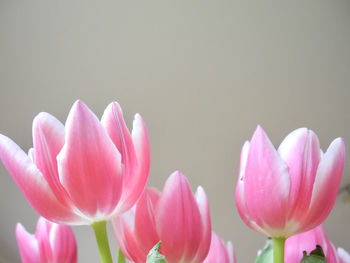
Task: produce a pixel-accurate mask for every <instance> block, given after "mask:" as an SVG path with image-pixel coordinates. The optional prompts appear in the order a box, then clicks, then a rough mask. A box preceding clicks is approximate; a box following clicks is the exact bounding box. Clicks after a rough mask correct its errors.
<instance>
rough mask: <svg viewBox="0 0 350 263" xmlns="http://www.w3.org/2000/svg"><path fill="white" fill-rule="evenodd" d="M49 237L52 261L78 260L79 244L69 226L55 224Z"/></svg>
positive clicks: (72, 261)
mask: <svg viewBox="0 0 350 263" xmlns="http://www.w3.org/2000/svg"><path fill="white" fill-rule="evenodd" d="M49 237H50V245H51V248H52V262H70V263H76V262H77V244H76V240H75V237H74V234H73V231H72V230H71V228H70V227H69V226H65V225H58V224H54V225H53V226H52V229H51V232H50V236H49Z"/></svg>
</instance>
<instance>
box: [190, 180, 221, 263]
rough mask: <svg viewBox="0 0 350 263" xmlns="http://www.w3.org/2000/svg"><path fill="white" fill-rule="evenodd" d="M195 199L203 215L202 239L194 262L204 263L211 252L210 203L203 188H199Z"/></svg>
mask: <svg viewBox="0 0 350 263" xmlns="http://www.w3.org/2000/svg"><path fill="white" fill-rule="evenodd" d="M195 197H196V202H197V205H198V208H199V212H200V215H201V221H202V238H201V242H200V244H199V247H198V250H197V253H196V256H195V259H194V262H203V260H204V259H205V258H206V255H207V254H208V252H209V247H210V242H211V240H212V237H211V235H212V231H211V220H210V211H209V202H208V198H207V195H206V194H205V191H204V189H203V188H202V187H201V186H199V187H198V188H197V191H196V194H195ZM219 262H221V261H219Z"/></svg>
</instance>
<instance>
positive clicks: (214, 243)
mask: <svg viewBox="0 0 350 263" xmlns="http://www.w3.org/2000/svg"><path fill="white" fill-rule="evenodd" d="M229 260H230V259H229V257H228V254H227V250H226V246H225V245H224V243H223V242H222V240H221V239H220V238H219V237H218V236H217V235H216V234H215V233H214V232H213V233H212V238H211V243H210V250H209V254H208V256H207V257H206V258H205V260H204V261H203V263H217V262H220V263H230V261H229Z"/></svg>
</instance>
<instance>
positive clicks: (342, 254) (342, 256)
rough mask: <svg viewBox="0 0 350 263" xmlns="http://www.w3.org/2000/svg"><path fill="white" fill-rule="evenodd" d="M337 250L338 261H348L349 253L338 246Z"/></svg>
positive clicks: (344, 262) (348, 262)
mask: <svg viewBox="0 0 350 263" xmlns="http://www.w3.org/2000/svg"><path fill="white" fill-rule="evenodd" d="M337 252H338V256H339V260H340V261H339V262H340V263H350V254H349V253H348V252H347V251H346V250H345V249H343V248H341V247H338V249H337Z"/></svg>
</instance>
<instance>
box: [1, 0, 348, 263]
mask: <svg viewBox="0 0 350 263" xmlns="http://www.w3.org/2000/svg"><path fill="white" fill-rule="evenodd" d="M349 13H350V1H348V0H347V1H289V2H287V1H276V2H269V1H255V2H251V1H242V2H235V1H192V0H190V1H185V0H184V1H160V0H159V1H155V0H152V1H117V0H113V1H105V0H104V1H82V0H80V1H68V0H62V1H49V0H31V1H19V0H0V133H3V134H6V135H8V136H10V137H11V138H12V139H13V140H15V141H16V142H17V143H18V145H20V146H21V147H22V148H23V149H24V150H27V149H28V148H29V147H31V145H32V142H31V122H32V119H33V118H34V116H35V115H36V114H37V113H39V112H40V111H47V112H50V113H51V114H53V115H55V116H57V117H58V118H59V119H60V120H61V121H62V122H65V119H66V116H67V114H68V111H69V109H70V107H71V105H72V104H73V102H74V101H75V100H76V99H78V98H80V99H82V100H83V101H84V102H85V103H87V104H88V106H89V107H90V108H91V109H92V110H93V111H94V112H95V113H96V114H97V115H98V116H101V114H102V112H103V110H104V108H105V107H106V106H107V104H108V103H109V102H111V101H113V100H117V101H118V102H119V103H120V104H121V105H122V107H123V109H124V113H125V119H126V120H127V123H128V125H129V127H130V124H131V122H132V118H133V114H134V113H136V112H140V113H141V114H142V116H143V117H144V119H145V121H146V123H147V126H148V128H149V134H150V140H151V154H152V155H151V158H152V164H151V175H150V180H149V185H154V186H157V187H158V188H161V187H162V186H163V183H164V182H165V180H166V178H167V177H168V175H169V174H170V173H172V172H173V171H174V170H176V169H179V170H181V171H182V172H183V173H184V174H185V175H186V176H187V177H188V179H189V181H190V183H191V186H192V189H193V190H195V188H196V187H197V185H202V186H203V187H204V188H205V190H206V192H207V195H208V197H209V200H210V205H211V212H212V225H213V229H214V230H215V231H216V232H217V233H218V234H219V235H220V236H221V237H222V238H223V239H225V240H228V239H230V240H232V241H233V243H234V246H235V247H236V250H237V256H238V261H239V262H253V259H254V258H255V255H256V250H257V249H258V248H261V247H262V246H263V244H264V239H265V238H264V237H263V236H261V235H260V234H258V233H255V232H253V231H252V230H250V229H249V228H247V227H246V226H245V225H244V224H243V223H242V221H241V220H240V218H239V216H238V213H237V211H236V208H235V203H234V189H235V183H236V177H237V171H238V164H239V153H240V149H241V147H242V145H243V143H244V141H245V140H247V139H250V137H251V136H252V134H253V131H254V130H255V128H256V125H257V124H261V125H262V126H263V127H264V129H265V130H266V132H267V133H268V135H269V136H270V138H271V140H272V142H273V143H274V144H275V146H278V145H279V143H280V142H281V141H282V139H283V138H284V137H285V136H286V135H287V134H288V133H289V132H290V131H292V130H293V129H295V128H298V127H302V126H306V127H308V128H310V129H313V130H314V131H315V132H316V133H317V134H318V136H319V139H320V142H321V145H322V148H323V149H324V150H326V148H327V147H328V145H329V143H330V142H331V141H332V140H333V139H334V138H335V137H338V136H341V137H343V138H344V139H345V144H346V145H347V146H348V149H349V148H350V120H349V113H350V103H349V99H350V88H349V83H350V15H349ZM0 172H1V176H0V209H1V210H0V211H1V218H0V257H2V258H3V261H4V262H18V261H19V256H18V251H17V245H16V241H15V236H14V228H15V224H16V222H18V221H19V222H22V223H23V224H24V226H25V227H26V228H27V229H28V230H30V231H34V226H35V224H36V220H37V218H38V215H37V213H36V212H35V211H34V210H33V209H32V208H31V207H30V206H29V204H28V203H27V201H26V200H25V198H24V197H23V196H22V194H21V192H20V191H19V189H18V188H17V186H16V185H15V184H14V182H13V181H12V179H11V178H10V176H9V175H8V173H7V172H6V170H5V169H4V167H3V166H2V165H0ZM349 172H350V170H349V161H347V162H346V164H345V172H344V176H343V180H342V185H345V184H346V183H350V176H349ZM349 219H350V205H348V204H344V203H343V202H342V200H341V198H339V200H338V201H337V203H336V205H335V208H334V209H333V211H332V214H331V215H330V216H329V218H328V219H327V221H326V223H325V228H326V231H327V233H328V235H329V237H330V238H331V239H332V241H333V242H334V243H335V245H336V246H340V245H341V246H343V247H344V248H345V249H347V250H348V251H349V250H350V243H349V241H348V240H349V236H350V228H349V223H348V222H349ZM74 232H75V233H76V234H77V239H78V242H79V243H78V246H79V261H80V262H98V261H99V259H98V254H97V248H96V245H95V241H94V236H93V233H92V230H91V229H89V228H88V227H74ZM110 234H111V235H110V242H111V244H112V247H113V251H114V252H116V244H115V243H116V242H115V239H114V237H112V232H110Z"/></svg>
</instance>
